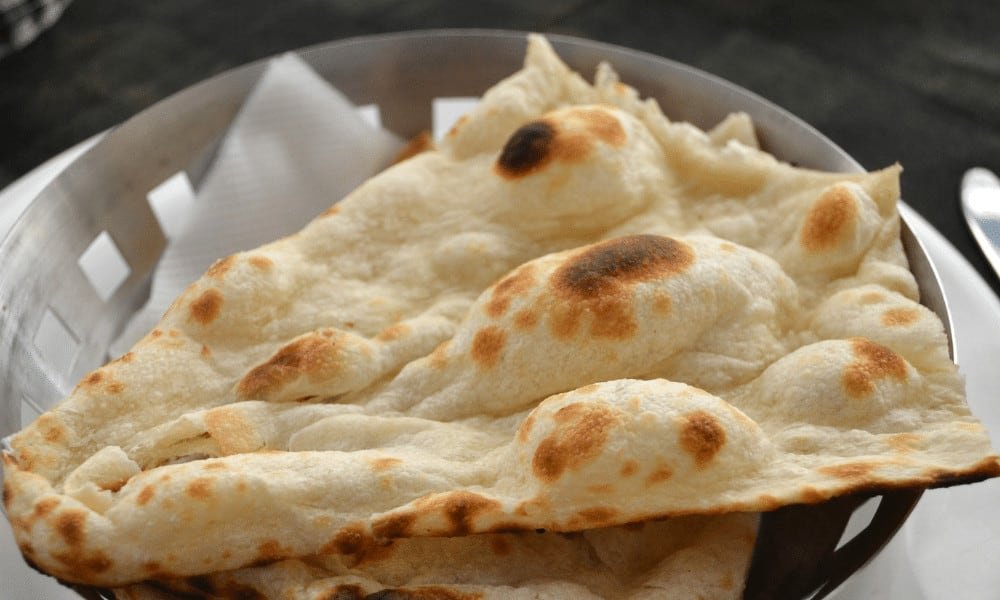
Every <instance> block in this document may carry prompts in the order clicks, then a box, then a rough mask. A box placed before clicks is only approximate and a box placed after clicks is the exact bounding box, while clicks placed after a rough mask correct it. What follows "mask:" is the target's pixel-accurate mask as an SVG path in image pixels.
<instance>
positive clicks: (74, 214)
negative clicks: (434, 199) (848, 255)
mask: <svg viewBox="0 0 1000 600" xmlns="http://www.w3.org/2000/svg"><path fill="white" fill-rule="evenodd" d="M550 40H551V41H552V43H553V46H554V47H555V49H556V51H557V52H558V53H559V54H560V55H561V56H562V57H563V59H564V60H565V61H566V62H567V63H568V64H569V65H570V66H571V67H573V68H574V69H577V70H579V71H580V72H582V73H585V74H590V73H592V72H593V70H594V68H595V66H596V65H597V64H598V63H599V62H600V61H604V60H607V61H609V62H610V63H612V64H613V65H614V66H615V68H616V69H617V70H618V72H619V73H620V75H621V78H622V80H623V81H627V82H629V83H630V84H632V85H634V86H635V87H636V88H637V89H638V90H640V91H641V93H642V94H643V95H645V96H649V97H653V98H656V99H657V101H658V102H659V103H660V105H661V106H662V107H663V109H664V112H665V113H666V114H667V115H669V116H670V117H671V118H672V119H675V120H684V121H689V122H692V123H694V124H695V125H699V126H701V127H705V128H707V127H710V126H712V125H714V124H715V123H717V122H718V121H719V120H721V119H722V118H723V117H725V116H726V115H727V114H728V113H730V112H733V111H744V112H746V113H748V114H750V115H751V117H752V118H753V120H754V122H755V124H756V126H757V133H758V136H759V138H760V140H761V143H762V145H763V146H764V148H765V149H767V150H768V151H769V152H771V153H772V154H774V155H776V156H777V157H779V158H782V159H784V160H794V161H796V162H797V163H799V164H800V165H802V166H804V167H810V168H815V169H821V170H826V171H840V172H858V171H861V170H862V169H861V166H860V165H858V163H857V162H855V161H854V160H853V159H852V158H851V157H850V156H848V155H847V154H846V153H845V152H844V151H843V150H841V149H840V148H838V147H837V146H836V145H834V144H833V143H832V142H831V141H830V140H828V139H827V138H825V137H824V136H823V135H821V134H820V133H819V132H817V131H816V130H815V129H813V128H812V127H810V126H809V125H807V124H806V123H804V122H803V121H801V120H799V119H797V118H796V117H794V116H792V115H790V114H789V113H787V112H785V111H784V110H782V109H780V108H778V107H777V106H775V105H773V104H771V103H770V102H768V101H766V100H764V99H762V98H760V97H758V96H756V95H754V94H752V93H750V92H748V91H746V90H744V89H742V88H739V87H737V86H735V85H733V84H731V83H728V82H726V81H724V80H722V79H719V78H717V77H714V76H711V75H708V74H706V73H703V72H701V71H698V70H696V69H693V68H691V67H688V66H685V65H682V64H679V63H676V62H673V61H669V60H666V59H663V58H660V57H657V56H653V55H650V54H645V53H641V52H636V51H632V50H627V49H624V48H621V47H618V46H611V45H607V44H600V43H596V42H591V41H585V40H580V39H575V38H569V37H563V36H550ZM524 47H525V37H524V34H523V33H518V32H497V31H477V30H449V31H432V32H407V33H399V34H389V35H382V36H373V37H366V38H355V39H348V40H343V41H338V42H335V43H332V44H327V45H323V46H318V47H315V48H311V49H306V50H304V51H302V52H300V55H301V56H302V57H303V58H304V59H305V60H306V61H307V62H309V63H310V64H311V65H312V66H313V68H315V69H316V71H317V72H318V73H320V74H321V75H322V76H324V77H325V78H327V79H328V80H329V81H330V82H331V83H333V84H334V85H335V86H337V88H338V89H340V90H341V91H342V92H344V93H345V94H346V95H347V96H348V98H350V99H351V100H352V101H353V102H355V103H357V104H366V103H375V104H378V105H379V107H380V109H381V114H382V122H383V124H384V125H385V126H387V127H388V128H390V129H392V130H394V131H395V132H396V133H398V134H400V135H402V136H404V137H405V136H412V135H415V134H416V133H418V132H419V131H421V130H423V129H426V128H427V127H428V126H429V124H430V118H431V103H432V100H433V99H434V98H439V97H462V96H477V95H480V94H482V92H483V91H484V90H485V89H486V88H487V87H488V86H489V85H491V84H492V83H493V82H495V81H497V80H499V79H500V78H501V77H503V76H506V75H508V74H509V73H511V72H513V71H515V70H517V69H518V68H519V66H520V64H521V61H522V59H523V53H524ZM264 67H265V64H264V63H263V62H258V63H254V64H252V65H248V66H246V67H242V68H239V69H236V70H233V71H230V72H228V73H225V74H222V75H220V76H217V77H214V78H212V79H209V80H207V81H205V82H203V83H200V84H198V85H196V86H194V87H192V88H189V89H187V90H185V91H183V92H180V93H179V94H177V95H175V96H172V97H170V98H168V99H166V100H164V101H162V102H160V103H158V104H156V105H154V106H153V107H151V108H149V109H147V110H146V111H144V112H142V113H140V114H139V115H137V116H136V117H134V118H132V119H130V120H129V121H127V122H125V123H124V124H122V125H121V126H119V127H118V128H116V129H115V130H113V131H112V132H110V133H109V134H108V135H107V137H106V138H104V139H103V140H102V141H101V142H100V143H98V144H97V145H96V146H95V147H94V148H92V149H91V150H90V151H88V152H87V153H86V154H84V155H83V156H82V157H81V158H80V159H78V160H77V161H76V162H74V163H73V164H72V165H71V166H70V167H69V168H68V169H67V170H66V171H65V172H64V173H63V174H62V175H60V176H59V177H58V178H57V179H56V180H55V181H54V182H53V183H52V184H51V185H50V186H49V187H47V188H46V189H45V190H44V191H43V192H42V194H41V195H40V196H39V197H38V199H37V200H36V201H35V202H34V203H33V205H32V206H31V207H30V208H29V209H28V211H27V212H26V213H25V214H24V216H23V217H22V218H21V220H20V221H19V222H18V223H17V225H15V227H14V228H13V230H12V231H11V233H10V235H9V236H8V237H7V239H6V240H5V241H4V242H3V243H2V244H0V264H2V265H4V271H3V272H2V274H0V306H2V307H3V310H4V313H3V314H2V315H0V436H3V435H6V434H8V433H11V432H13V431H14V430H16V429H18V428H19V427H20V423H21V414H20V413H21V410H22V406H26V407H31V406H40V407H42V408H45V407H47V406H49V405H51V403H52V402H54V401H56V400H58V398H59V396H60V395H61V394H60V393H59V389H58V387H59V386H57V385H56V382H58V381H64V380H70V381H72V380H73V379H74V378H75V377H78V376H79V374H81V373H83V372H85V371H86V370H89V369H90V368H93V367H96V366H98V365H99V364H100V363H102V362H104V360H105V359H106V349H107V347H108V344H109V342H110V340H111V339H113V337H114V336H115V335H116V334H117V332H118V331H120V330H121V328H122V327H123V326H124V324H125V322H126V321H127V320H128V318H129V317H130V315H131V314H132V312H133V311H134V310H136V309H137V308H138V307H139V306H141V304H142V303H143V302H144V300H145V298H146V297H147V296H148V293H149V283H150V276H151V273H152V269H153V266H154V265H155V263H156V261H157V260H158V257H159V255H160V253H161V252H162V249H163V246H164V244H165V240H164V237H163V234H162V231H161V229H160V226H159V224H158V222H157V220H156V218H155V216H154V215H153V213H152V211H151V210H150V206H149V203H148V201H147V197H146V195H147V193H148V192H149V191H150V190H151V189H153V188H154V187H156V186H157V185H158V184H160V183H161V182H163V181H164V180H165V179H166V178H168V177H170V176H171V175H173V174H174V173H176V172H178V171H183V170H187V171H189V172H192V171H198V170H200V169H202V168H204V165H205V164H206V163H207V162H209V161H211V157H212V151H213V148H214V147H215V145H216V143H217V141H218V140H219V139H220V137H221V136H222V135H223V134H224V133H225V131H226V128H227V127H228V126H229V123H230V121H231V120H232V118H233V116H234V115H235V114H236V111H237V110H238V108H239V106H240V105H241V104H242V102H243V100H244V98H245V97H246V95H247V94H248V93H249V91H250V89H251V88H252V86H253V83H254V82H255V81H256V79H257V78H258V77H259V75H260V74H261V73H262V72H263V70H264ZM195 179H197V177H195ZM102 232H107V233H108V234H110V236H111V237H112V238H113V239H114V240H115V241H116V242H117V244H118V246H119V249H120V250H121V254H122V256H123V258H124V260H125V261H126V262H127V263H128V265H129V267H130V270H131V274H130V275H129V277H128V278H127V279H126V280H125V281H124V282H123V283H122V284H121V286H120V287H119V288H118V290H117V291H116V292H114V294H113V295H112V296H111V297H110V298H108V299H107V300H102V299H101V298H99V297H98V296H97V295H96V294H95V293H94V291H93V289H92V288H91V287H90V285H89V283H88V282H87V280H86V279H85V278H84V277H83V276H82V274H81V273H80V270H79V268H78V264H77V259H78V258H79V256H80V254H81V252H83V251H84V250H85V249H86V248H87V246H88V244H89V243H90V242H91V241H92V240H94V239H95V238H96V237H98V236H99V235H100V234H101V233H102ZM903 244H904V248H905V250H906V252H907V256H908V258H909V261H910V265H911V268H912V269H913V272H914V274H915V276H916V278H917V282H918V285H919V287H920V294H921V299H922V301H923V302H924V304H926V305H927V306H928V307H930V308H931V309H932V310H934V311H935V312H936V313H937V314H938V316H939V317H940V318H941V319H942V321H943V322H944V323H945V327H946V328H947V329H948V331H949V332H950V330H951V329H950V321H949V315H948V310H947V306H946V305H945V302H944V297H943V294H942V292H941V286H940V284H939V283H938V280H937V277H936V274H935V273H934V270H933V268H932V266H931V264H930V261H929V260H928V258H927V254H926V252H925V251H924V249H923V248H922V246H921V244H920V242H919V241H918V240H917V239H916V237H914V236H913V234H912V233H911V232H910V230H909V228H908V227H906V226H905V222H904V227H903ZM46 314H51V315H54V319H55V320H56V321H58V322H59V323H60V324H61V325H62V326H63V327H64V328H65V329H67V330H68V331H69V333H70V334H71V337H73V338H74V339H75V340H77V341H78V342H79V345H78V349H77V351H76V352H75V354H74V355H73V356H72V358H71V360H69V361H68V364H67V365H66V366H65V367H64V368H61V369H60V368H58V367H57V366H56V365H54V364H53V363H52V362H50V361H48V360H47V359H46V357H45V356H44V355H43V354H42V353H40V352H39V351H38V348H37V345H36V339H37V336H36V334H37V332H38V330H39V328H40V327H41V325H40V324H42V323H43V322H44V319H45V316H46ZM50 321H51V320H50ZM917 497H919V491H917V492H914V491H905V490H904V491H901V492H890V493H886V494H884V495H882V496H881V504H880V505H879V510H878V511H877V513H876V516H875V517H874V518H873V520H872V522H871V524H870V525H869V526H868V527H867V528H866V529H864V530H863V531H862V533H861V534H858V536H857V537H855V538H853V539H854V541H851V542H848V543H846V544H844V545H843V546H841V547H840V548H839V549H835V547H836V546H837V540H838V538H839V537H840V535H841V534H842V532H843V531H844V527H845V522H846V518H847V516H849V515H850V514H851V512H852V511H853V509H854V506H855V505H856V499H847V500H843V501H841V502H834V503H826V504H820V505H816V506H807V507H787V508H786V509H779V510H778V511H775V512H773V513H769V514H768V515H765V518H764V520H763V523H762V526H761V532H760V540H761V541H760V543H758V546H757V549H756V551H755V557H754V561H753V562H754V565H753V567H752V568H751V574H750V584H749V585H748V589H747V593H746V596H747V597H748V598H776V597H779V596H782V597H786V596H787V597H796V598H800V597H803V596H806V595H808V594H810V593H813V591H814V590H816V589H819V588H822V589H821V591H820V592H819V594H818V596H823V595H826V593H828V592H829V591H830V590H831V589H832V588H834V587H836V586H837V585H838V584H839V583H840V582H841V581H842V580H843V579H844V578H845V577H847V576H848V575H849V574H850V573H852V572H854V571H855V570H856V569H857V568H860V566H861V565H863V564H864V563H865V562H866V561H867V560H869V559H870V558H872V557H873V556H874V555H875V554H876V553H877V552H878V551H879V549H881V548H882V547H883V546H884V545H885V543H886V542H888V540H889V539H890V538H891V537H892V534H893V533H894V532H895V531H896V529H897V528H898V526H899V525H900V524H901V523H902V522H903V520H904V519H905V518H906V515H907V514H908V512H909V510H910V509H911V508H912V507H913V505H914V504H915V503H916V500H917ZM817 522H822V523H825V524H827V525H828V526H826V525H824V527H822V528H816V527H813V524H815V523H817ZM818 529H822V531H821V532H818ZM820 534H822V535H820ZM807 546H808V549H803V548H807ZM789 548H796V550H792V551H791V552H789V551H788V549H789ZM790 554H793V555H794V556H790ZM782 562H784V564H786V565H787V568H784V569H775V568H774V567H776V566H781V565H780V564H779V563H782ZM26 577H27V576H26ZM101 593H102V594H103V593H104V592H101ZM818 596H817V597H818Z"/></svg>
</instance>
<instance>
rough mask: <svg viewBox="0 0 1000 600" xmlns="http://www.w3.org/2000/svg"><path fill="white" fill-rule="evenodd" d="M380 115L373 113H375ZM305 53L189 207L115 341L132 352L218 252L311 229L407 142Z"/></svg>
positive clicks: (237, 123)
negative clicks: (142, 301) (143, 300)
mask: <svg viewBox="0 0 1000 600" xmlns="http://www.w3.org/2000/svg"><path fill="white" fill-rule="evenodd" d="M367 114H368V115H371V112H369V113H367ZM370 121H371V118H369V119H367V120H366V118H365V117H364V116H363V113H362V112H360V111H359V109H358V108H357V107H355V106H354V105H353V104H351V102H350V101H348V100H347V98H345V97H344V96H343V95H342V94H341V93H340V92H338V91H337V90H336V89H334V88H333V87H332V86H331V85H330V84H329V83H328V82H326V81H325V80H324V79H323V78H322V77H320V76H319V75H317V74H316V72H314V71H313V70H312V69H311V68H310V67H309V66H308V65H307V64H306V63H305V62H304V61H303V60H302V59H301V58H299V57H298V56H296V55H294V54H285V55H283V56H281V57H278V58H276V59H273V60H272V61H271V63H270V64H269V65H268V68H267V70H266V72H265V73H264V75H263V76H262V77H261V79H260V81H259V82H258V83H257V85H256V86H255V88H254V89H253V91H252V92H251V93H250V95H249V96H248V98H247V100H246V102H245V103H244V105H243V107H242V108H241V109H240V112H239V114H238V115H237V116H236V118H235V120H234V121H233V123H232V125H231V126H230V129H229V131H228V132H227V133H226V135H225V137H224V139H223V140H222V143H221V145H220V147H219V150H218V153H217V154H216V156H215V159H214V161H213V163H212V165H211V167H210V169H209V171H208V172H207V173H206V175H205V177H204V178H203V180H202V182H201V185H199V186H198V189H197V191H196V192H195V193H194V199H193V201H192V202H191V203H190V207H189V208H187V209H186V210H185V211H184V214H182V215H181V222H180V226H179V227H177V231H176V232H171V231H170V228H169V227H167V234H168V236H169V238H170V241H169V244H168V246H167V249H166V251H165V252H164V255H163V257H162V258H161V260H160V263H159V265H158V266H157V268H156V272H155V273H154V276H153V284H152V290H151V293H150V298H149V301H148V302H147V304H146V306H144V307H143V308H142V310H140V311H139V312H138V313H136V315H135V316H134V317H133V318H132V320H131V321H130V322H129V324H128V326H127V327H126V328H125V330H124V332H123V333H122V334H121V335H120V336H119V337H118V339H117V340H115V342H114V343H113V344H112V345H111V350H110V352H111V355H112V356H116V355H119V354H122V353H124V352H125V351H127V350H128V349H129V348H130V347H131V346H132V345H133V344H134V343H135V342H136V341H138V340H139V338H141V337H142V336H143V335H145V334H146V333H147V332H148V331H149V330H150V329H152V328H153V327H154V326H155V325H156V323H157V322H158V321H159V319H160V317H161V315H162V314H163V312H164V311H165V310H166V309H167V307H168V306H169V305H170V303H171V302H172V301H173V299H174V298H175V297H176V296H177V295H178V294H180V293H181V291H183V290H184V288H185V287H186V286H187V285H188V284H189V283H191V282H192V281H194V280H195V279H197V278H198V277H199V276H200V275H201V274H202V273H204V272H205V270H206V269H207V268H208V267H209V266H210V265H211V264H212V263H213V262H214V261H215V260H216V259H219V258H222V257H224V256H228V255H230V254H233V253H234V252H239V251H242V250H249V249H252V248H256V247H257V246H260V245H262V244H265V243H267V242H269V241H271V240H274V239H277V238H279V237H281V236H284V235H287V234H290V233H293V232H295V231H298V230H299V229H301V228H302V227H303V226H304V225H305V224H306V223H307V222H308V221H309V220H310V219H312V218H313V217H314V216H316V215H317V214H319V213H320V212H322V211H323V210H324V209H325V208H327V207H329V206H330V205H331V204H333V203H334V202H336V201H337V200H339V199H341V198H342V197H344V196H345V195H346V194H347V193H348V192H350V191H351V190H353V189H354V188H355V187H357V186H358V185H359V184H360V183H361V182H363V181H364V180H366V179H368V178H369V177H370V176H371V175H373V174H374V173H376V172H377V171H378V170H379V169H381V168H383V167H384V166H386V165H387V164H388V163H389V162H390V161H391V159H392V157H393V156H394V155H395V154H396V153H397V152H398V151H399V150H400V148H401V147H402V142H401V141H400V140H399V139H398V138H397V137H396V136H394V135H392V134H391V133H389V132H388V131H386V130H384V129H382V128H380V127H378V126H377V124H374V123H371V122H370Z"/></svg>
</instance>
